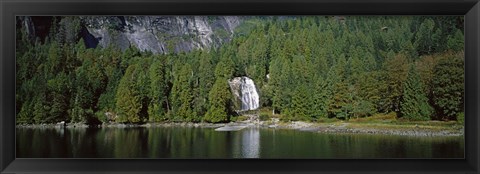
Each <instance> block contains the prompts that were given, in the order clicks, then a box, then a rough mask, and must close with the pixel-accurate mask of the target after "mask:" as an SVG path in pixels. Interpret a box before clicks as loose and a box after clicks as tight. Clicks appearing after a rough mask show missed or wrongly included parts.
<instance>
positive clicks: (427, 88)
mask: <svg viewBox="0 0 480 174" xmlns="http://www.w3.org/2000/svg"><path fill="white" fill-rule="evenodd" d="M53 20H54V21H52V27H51V28H50V29H49V31H48V33H47V35H46V36H45V38H35V39H31V38H29V37H28V36H27V34H26V30H25V29H24V28H21V27H20V28H19V27H18V26H19V25H17V36H16V38H17V41H16V112H17V116H16V121H17V124H44V123H46V124H49V123H57V122H61V121H65V122H67V123H85V124H101V123H109V122H112V123H128V124H143V123H154V122H209V123H222V122H230V121H235V120H236V117H238V116H239V114H238V113H237V112H236V110H238V104H236V102H235V98H234V95H232V91H231V90H230V87H229V84H228V80H229V79H232V78H234V77H240V76H247V77H249V78H251V79H253V81H254V82H255V85H256V87H257V90H258V93H259V96H260V107H261V108H262V109H268V110H269V112H270V113H272V114H273V115H276V116H278V117H280V119H281V120H283V121H311V122H319V121H321V120H324V119H339V120H345V121H348V120H349V119H352V118H361V117H371V116H372V115H375V114H378V113H395V114H396V117H398V118H399V119H404V120H411V121H427V120H439V121H451V120H458V121H463V115H464V114H463V112H464V76H465V75H464V28H463V27H464V22H463V16H345V17H343V18H341V19H340V18H338V17H333V16H289V17H280V16H256V17H255V16H251V17H248V18H246V19H245V20H244V21H242V23H241V24H240V26H238V27H237V28H236V29H235V32H234V34H233V37H232V39H231V40H230V41H229V42H226V43H223V44H221V45H219V46H212V47H211V48H209V49H197V50H193V51H188V52H168V53H165V54H154V53H152V52H149V51H143V50H140V49H138V48H135V47H130V48H128V49H126V50H121V49H119V48H117V47H116V46H115V45H110V46H108V47H101V46H98V47H96V48H87V46H86V44H85V42H84V40H83V39H82V38H81V37H78V33H79V32H80V31H81V28H82V25H83V21H82V20H81V19H80V18H79V17H68V16H65V17H58V18H53Z"/></svg>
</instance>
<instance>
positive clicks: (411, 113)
mask: <svg viewBox="0 0 480 174" xmlns="http://www.w3.org/2000/svg"><path fill="white" fill-rule="evenodd" d="M432 112H433V109H432V107H431V106H430V105H429V104H428V98H427V96H426V94H425V92H424V90H423V84H422V81H421V80H420V77H419V76H418V73H417V70H416V69H415V68H414V66H413V65H410V69H409V71H408V76H407V80H406V81H405V84H404V85H403V96H402V100H401V103H400V113H401V114H402V117H404V118H407V119H409V120H429V119H430V116H431V115H432Z"/></svg>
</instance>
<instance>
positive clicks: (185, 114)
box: [170, 64, 196, 121]
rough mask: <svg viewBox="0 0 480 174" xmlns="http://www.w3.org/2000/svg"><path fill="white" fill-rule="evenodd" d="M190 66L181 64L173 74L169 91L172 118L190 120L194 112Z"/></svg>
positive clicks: (194, 115) (193, 116)
mask: <svg viewBox="0 0 480 174" xmlns="http://www.w3.org/2000/svg"><path fill="white" fill-rule="evenodd" d="M192 75H193V72H192V67H191V66H190V65H189V64H186V65H183V66H182V67H181V69H180V70H179V72H178V74H176V75H175V78H174V81H173V87H172V93H171V96H170V97H171V99H170V100H171V101H172V110H173V118H172V119H173V120H174V121H192V120H193V119H194V118H195V117H196V114H195V113H194V112H193V109H192V104H193V90H192V83H191V82H192V81H191V79H192Z"/></svg>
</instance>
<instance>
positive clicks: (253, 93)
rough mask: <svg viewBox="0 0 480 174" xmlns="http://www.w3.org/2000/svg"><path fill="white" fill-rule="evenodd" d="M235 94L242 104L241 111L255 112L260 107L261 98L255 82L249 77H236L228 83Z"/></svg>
mask: <svg viewBox="0 0 480 174" xmlns="http://www.w3.org/2000/svg"><path fill="white" fill-rule="evenodd" d="M228 83H229V85H230V88H231V89H232V92H233V94H234V95H235V96H236V97H237V98H238V99H240V101H241V102H242V106H241V110H242V111H248V110H255V109H257V108H258V107H259V106H260V104H259V103H260V100H259V99H260V97H259V96H258V93H257V88H256V87H255V83H253V80H252V79H250V78H248V77H235V78H233V79H232V80H229V81H228Z"/></svg>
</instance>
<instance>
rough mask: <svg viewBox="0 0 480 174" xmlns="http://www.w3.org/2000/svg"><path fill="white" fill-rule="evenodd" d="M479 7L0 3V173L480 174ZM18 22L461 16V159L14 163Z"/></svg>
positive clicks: (125, 0)
mask: <svg viewBox="0 0 480 174" xmlns="http://www.w3.org/2000/svg"><path fill="white" fill-rule="evenodd" d="M478 2H479V1H478V0H202V1H200V0H138V1H135V0H84V1H81V0H0V11H1V21H0V26H1V32H0V38H1V47H0V53H1V58H0V84H1V85H0V172H1V173H87V172H88V173H116V172H121V173H300V172H301V173H463V174H474V173H479V171H480V169H479V166H480V160H479V157H480V150H479V148H480V144H479V140H480V136H479V135H480V134H479V128H478V127H479V126H480V122H479V119H478V116H479V106H480V105H479V100H480V95H479V86H478V85H479V82H480V76H479V75H480V73H479V69H480V68H479V67H480V62H479V61H478V58H480V44H479V42H480V34H479V33H480V3H478ZM17 15H465V93H466V95H465V103H466V104H465V120H466V121H465V150H466V153H465V159H365V160H353V159H351V160H350V159H347V160H346V159H338V160H332V159H328V160H325V159H318V160H289V159H229V160H221V159H209V160H185V159H151V160H149V159H131V160H127V159H16V158H15V16H17Z"/></svg>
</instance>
